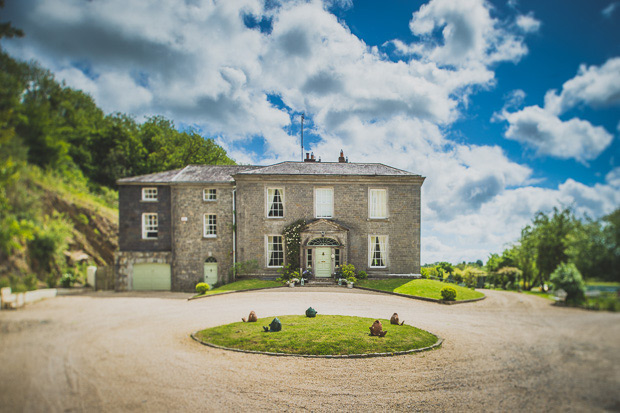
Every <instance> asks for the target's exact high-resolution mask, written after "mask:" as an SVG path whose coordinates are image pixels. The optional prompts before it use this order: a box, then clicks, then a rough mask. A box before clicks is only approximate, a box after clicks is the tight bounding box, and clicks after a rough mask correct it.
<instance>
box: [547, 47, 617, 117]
mask: <svg viewBox="0 0 620 413" xmlns="http://www.w3.org/2000/svg"><path fill="white" fill-rule="evenodd" d="M581 103H585V104H587V105H589V106H593V107H599V106H612V105H619V104H620V57H615V58H613V59H609V60H607V61H606V62H605V63H604V64H603V65H602V66H600V67H598V66H590V67H588V66H586V65H581V66H580V67H579V72H578V73H577V76H575V77H574V78H572V79H570V80H569V81H567V82H566V83H564V85H562V92H561V93H560V94H558V93H557V92H556V91H555V90H550V91H549V92H547V94H546V95H545V109H547V110H549V111H550V112H552V113H555V114H558V115H559V114H561V113H564V112H566V111H567V110H569V109H571V108H573V107H575V106H577V105H579V104H581Z"/></svg>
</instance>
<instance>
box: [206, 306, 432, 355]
mask: <svg viewBox="0 0 620 413" xmlns="http://www.w3.org/2000/svg"><path fill="white" fill-rule="evenodd" d="M273 318H274V317H266V318H261V319H259V320H258V322H256V323H243V322H238V323H232V324H227V325H223V326H219V327H213V328H209V329H206V330H202V331H200V332H198V333H197V334H196V338H198V339H199V340H202V341H203V342H207V343H211V344H215V345H218V346H223V347H228V348H236V349H243V350H253V351H264V352H274V353H288V354H314V355H330V354H333V355H335V354H368V353H390V352H396V351H406V350H411V349H417V348H423V347H428V346H431V345H433V344H435V342H436V341H437V337H435V336H434V335H433V334H431V333H429V332H427V331H424V330H420V329H418V328H415V327H412V326H408V325H404V326H395V325H390V321H389V320H384V319H381V320H380V321H381V323H382V324H383V329H384V330H387V332H388V333H387V335H386V336H385V337H373V336H371V335H370V334H369V333H370V331H369V329H368V328H369V327H370V326H371V325H372V323H373V322H374V321H375V319H374V318H361V317H348V316H336V315H321V314H319V315H317V316H316V317H315V318H308V317H305V316H302V315H285V316H278V319H279V320H280V321H281V322H282V331H280V332H276V333H265V332H264V331H263V326H268V325H269V323H271V320H273Z"/></svg>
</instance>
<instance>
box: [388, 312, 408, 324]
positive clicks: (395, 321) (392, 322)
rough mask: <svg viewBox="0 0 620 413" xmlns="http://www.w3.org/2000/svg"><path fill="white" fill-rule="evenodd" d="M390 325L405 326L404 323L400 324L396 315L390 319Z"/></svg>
mask: <svg viewBox="0 0 620 413" xmlns="http://www.w3.org/2000/svg"><path fill="white" fill-rule="evenodd" d="M390 324H395V325H397V326H398V325H401V326H402V325H403V324H405V322H404V321H403V322H402V323H401V322H400V321H399V320H398V314H397V313H394V314H392V318H390Z"/></svg>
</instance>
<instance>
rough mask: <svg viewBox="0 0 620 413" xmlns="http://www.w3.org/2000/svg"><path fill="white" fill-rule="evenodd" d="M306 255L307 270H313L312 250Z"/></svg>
mask: <svg viewBox="0 0 620 413" xmlns="http://www.w3.org/2000/svg"><path fill="white" fill-rule="evenodd" d="M307 251H308V252H307V253H306V268H312V250H311V249H308V250H307Z"/></svg>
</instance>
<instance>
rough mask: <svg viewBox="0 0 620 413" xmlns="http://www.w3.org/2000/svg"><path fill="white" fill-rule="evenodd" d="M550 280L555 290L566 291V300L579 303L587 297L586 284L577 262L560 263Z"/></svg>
mask: <svg viewBox="0 0 620 413" xmlns="http://www.w3.org/2000/svg"><path fill="white" fill-rule="evenodd" d="M550 281H551V284H553V287H554V289H555V290H559V289H562V290H564V291H566V302H568V303H571V304H579V303H581V302H583V300H584V299H585V292H586V284H585V283H584V282H583V278H582V276H581V273H580V272H579V270H578V269H577V267H575V264H573V263H565V262H562V263H560V264H559V265H558V267H557V268H556V269H555V271H553V273H552V274H551V277H550Z"/></svg>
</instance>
